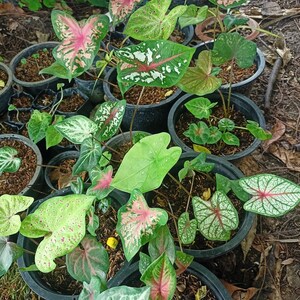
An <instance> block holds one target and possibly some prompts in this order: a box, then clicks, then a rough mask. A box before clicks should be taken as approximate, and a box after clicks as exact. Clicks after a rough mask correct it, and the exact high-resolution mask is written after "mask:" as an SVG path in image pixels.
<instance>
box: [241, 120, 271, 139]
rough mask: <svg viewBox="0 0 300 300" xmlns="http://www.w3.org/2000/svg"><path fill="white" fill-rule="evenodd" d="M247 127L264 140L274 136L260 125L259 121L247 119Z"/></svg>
mask: <svg viewBox="0 0 300 300" xmlns="http://www.w3.org/2000/svg"><path fill="white" fill-rule="evenodd" d="M246 128H247V129H248V130H249V131H250V132H251V134H252V135H253V136H254V137H256V138H257V139H260V140H262V141H264V140H268V139H270V138H271V137H272V134H271V133H270V132H268V131H266V130H264V129H263V128H261V127H260V126H259V124H258V123H257V122H254V121H250V120H247V125H246Z"/></svg>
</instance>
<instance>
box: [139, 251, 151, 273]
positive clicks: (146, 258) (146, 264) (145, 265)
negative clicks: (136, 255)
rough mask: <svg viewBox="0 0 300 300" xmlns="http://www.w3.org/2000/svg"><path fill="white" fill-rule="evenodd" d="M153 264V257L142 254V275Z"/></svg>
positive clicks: (140, 265)
mask: <svg viewBox="0 0 300 300" xmlns="http://www.w3.org/2000/svg"><path fill="white" fill-rule="evenodd" d="M151 263H152V259H151V257H150V256H149V255H147V254H145V253H143V252H140V260H139V271H140V273H141V274H142V275H143V274H144V273H145V271H146V269H147V268H148V267H149V266H150V264H151Z"/></svg>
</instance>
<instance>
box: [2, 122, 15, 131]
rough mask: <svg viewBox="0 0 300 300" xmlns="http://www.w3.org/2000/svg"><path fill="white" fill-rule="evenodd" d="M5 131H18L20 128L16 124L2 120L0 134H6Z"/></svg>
mask: <svg viewBox="0 0 300 300" xmlns="http://www.w3.org/2000/svg"><path fill="white" fill-rule="evenodd" d="M5 133H18V128H17V127H16V126H13V125H10V124H6V123H2V122H1V123H0V134H5Z"/></svg>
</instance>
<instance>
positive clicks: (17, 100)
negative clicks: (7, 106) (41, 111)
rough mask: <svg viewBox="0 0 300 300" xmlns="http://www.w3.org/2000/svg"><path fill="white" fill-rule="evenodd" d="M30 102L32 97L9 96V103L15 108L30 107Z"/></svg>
mask: <svg viewBox="0 0 300 300" xmlns="http://www.w3.org/2000/svg"><path fill="white" fill-rule="evenodd" d="M32 102H33V100H32V98H30V97H28V96H26V95H20V97H14V98H11V104H12V105H14V106H15V107H16V108H31V106H32Z"/></svg>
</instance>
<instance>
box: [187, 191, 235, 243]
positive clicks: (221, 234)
mask: <svg viewBox="0 0 300 300" xmlns="http://www.w3.org/2000/svg"><path fill="white" fill-rule="evenodd" d="M192 203H193V210H194V215H195V218H196V219H197V222H198V229H199V231H200V232H201V234H202V235H203V236H204V237H205V238H207V239H208V240H212V241H227V240H229V238H230V233H231V230H234V229H236V228H237V226H238V224H239V219H238V214H237V211H236V209H235V207H234V206H233V204H232V203H231V201H230V199H229V198H228V197H227V196H226V194H224V193H223V192H220V191H216V192H215V193H214V195H213V196H212V198H211V201H204V200H202V199H201V198H199V197H193V199H192Z"/></svg>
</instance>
